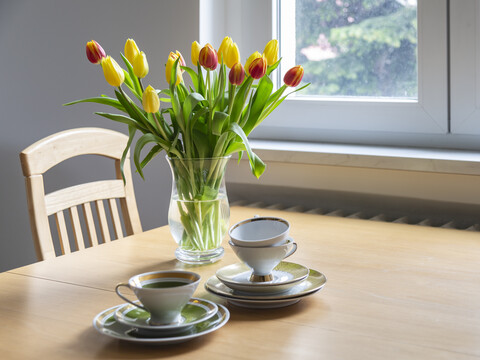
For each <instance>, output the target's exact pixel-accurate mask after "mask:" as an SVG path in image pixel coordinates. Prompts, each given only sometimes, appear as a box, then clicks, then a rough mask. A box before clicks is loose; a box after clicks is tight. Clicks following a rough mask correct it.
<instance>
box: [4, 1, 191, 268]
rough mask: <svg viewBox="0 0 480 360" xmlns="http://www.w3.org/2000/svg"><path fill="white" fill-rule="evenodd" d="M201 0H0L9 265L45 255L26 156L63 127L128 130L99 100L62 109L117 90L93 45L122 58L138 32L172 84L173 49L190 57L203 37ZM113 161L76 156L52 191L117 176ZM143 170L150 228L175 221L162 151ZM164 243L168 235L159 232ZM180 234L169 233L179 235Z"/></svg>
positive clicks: (142, 205)
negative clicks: (35, 237) (33, 220)
mask: <svg viewBox="0 0 480 360" xmlns="http://www.w3.org/2000/svg"><path fill="white" fill-rule="evenodd" d="M198 6H199V5H198V0H176V1H168V0H140V1H138V0H137V1H131V0H95V1H94V0H82V1H79V0H77V1H74V0H0V122H1V128H0V129H1V130H0V166H1V167H0V168H1V169H2V170H1V171H2V173H1V174H2V176H1V180H0V181H1V186H0V207H1V216H0V271H5V270H8V269H11V268H14V267H18V266H21V265H25V264H28V263H32V262H34V261H35V260H36V258H35V254H34V248H33V243H32V239H31V233H30V225H29V221H28V212H27V206H26V199H25V188H24V180H23V175H22V172H21V168H20V162H19V157H18V154H19V153H20V151H22V150H23V149H24V148H26V147H27V146H29V145H30V144H32V143H34V142H35V141H37V140H39V139H41V138H43V137H45V136H47V135H50V134H52V133H55V132H57V131H61V130H65V129H70V128H75V127H86V126H98V127H104V128H110V129H114V130H118V131H121V132H123V133H126V132H127V131H126V128H125V127H123V126H121V125H117V124H115V123H113V122H112V121H109V120H107V119H103V118H100V117H98V116H96V115H94V114H93V112H94V111H106V110H107V109H108V108H105V107H103V106H102V105H95V104H79V105H75V106H72V107H62V104H63V103H65V102H68V101H71V100H75V99H81V98H85V97H91V96H97V95H99V94H102V93H103V94H109V95H113V90H112V88H111V87H110V86H109V85H108V84H107V83H106V82H105V80H104V78H103V75H102V72H101V68H100V66H96V65H92V64H90V63H89V62H88V61H87V59H86V57H85V44H86V42H87V41H89V40H91V39H95V40H97V41H98V42H99V43H100V44H102V46H103V47H104V48H105V50H106V51H107V53H109V54H111V55H112V56H114V57H115V58H116V59H117V60H118V61H119V62H120V56H119V53H120V52H123V47H124V43H125V40H126V39H127V38H128V37H131V38H134V39H135V40H136V41H137V44H138V45H139V47H141V49H142V50H144V51H145V52H146V54H147V56H148V60H149V64H150V69H151V70H150V74H149V75H148V78H147V80H148V81H149V82H151V83H152V84H153V85H154V86H155V87H157V88H160V87H165V86H166V83H165V80H164V67H163V66H164V64H165V62H166V56H168V53H169V51H171V50H174V49H178V50H179V51H181V52H182V53H183V54H185V55H186V56H185V57H186V59H188V58H189V57H190V44H191V42H192V41H193V40H197V39H198V36H199V32H198V31H199V30H198V29H199V16H198V14H199V9H198ZM105 161H107V160H103V159H102V161H100V160H94V159H91V158H85V159H79V160H71V161H69V162H67V163H65V165H62V166H60V167H59V168H58V169H53V170H51V171H49V172H48V173H47V175H46V179H45V181H46V190H47V191H51V190H53V189H55V188H56V187H57V186H58V185H62V186H63V185H64V184H72V185H73V184H75V183H80V182H82V181H85V180H90V179H92V180H94V179H101V178H108V177H110V176H111V174H112V171H113V167H112V168H110V167H108V166H107V167H105V166H104V165H105V164H106V163H105ZM145 175H146V181H143V180H142V179H141V178H140V177H139V176H138V175H137V174H134V175H133V176H134V186H135V191H136V196H137V203H138V207H139V212H140V217H141V220H142V223H143V227H144V229H151V228H154V227H157V226H160V225H164V224H166V222H167V217H166V216H167V210H168V199H169V196H170V186H171V182H170V181H171V180H170V170H169V169H168V165H167V164H166V161H165V159H164V158H163V156H162V157H159V158H157V159H155V160H154V161H152V163H151V164H150V165H149V166H148V167H147V168H146V170H145ZM159 240H160V241H161V240H162V239H159ZM170 240H171V239H168V241H170Z"/></svg>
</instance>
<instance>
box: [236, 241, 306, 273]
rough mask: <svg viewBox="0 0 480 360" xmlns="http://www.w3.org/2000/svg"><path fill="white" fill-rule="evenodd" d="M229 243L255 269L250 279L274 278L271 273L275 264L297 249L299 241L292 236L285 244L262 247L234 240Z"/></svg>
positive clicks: (241, 258)
mask: <svg viewBox="0 0 480 360" xmlns="http://www.w3.org/2000/svg"><path fill="white" fill-rule="evenodd" d="M228 243H229V245H230V246H231V248H232V249H233V251H234V252H235V254H236V255H237V256H238V257H239V259H240V260H242V261H243V262H244V263H245V264H247V265H248V266H249V267H250V268H252V269H253V273H252V276H251V277H250V281H270V280H272V275H271V273H272V270H273V269H274V268H275V266H277V265H278V264H280V262H281V261H282V260H283V259H285V258H287V257H289V256H290V255H292V254H293V253H294V252H295V251H296V250H297V243H296V242H294V241H293V239H291V238H289V239H288V240H287V242H286V243H285V244H280V245H273V246H262V247H249V246H239V245H236V244H234V243H233V242H232V241H229V242H228Z"/></svg>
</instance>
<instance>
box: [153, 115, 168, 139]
mask: <svg viewBox="0 0 480 360" xmlns="http://www.w3.org/2000/svg"><path fill="white" fill-rule="evenodd" d="M152 115H153V118H154V119H155V123H156V124H157V128H158V131H160V133H161V134H162V136H163V138H164V139H165V140H167V141H169V140H170V139H169V138H168V136H167V134H165V131H164V130H163V127H161V126H160V122H159V121H158V118H157V114H155V113H153V114H152Z"/></svg>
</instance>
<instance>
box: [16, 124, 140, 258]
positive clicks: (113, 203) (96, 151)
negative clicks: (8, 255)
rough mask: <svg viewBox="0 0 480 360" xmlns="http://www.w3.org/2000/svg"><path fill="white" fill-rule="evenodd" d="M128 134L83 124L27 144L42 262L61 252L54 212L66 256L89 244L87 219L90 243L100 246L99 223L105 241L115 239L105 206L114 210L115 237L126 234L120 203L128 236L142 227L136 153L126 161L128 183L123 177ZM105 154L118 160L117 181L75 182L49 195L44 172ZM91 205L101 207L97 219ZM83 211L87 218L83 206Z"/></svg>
mask: <svg viewBox="0 0 480 360" xmlns="http://www.w3.org/2000/svg"><path fill="white" fill-rule="evenodd" d="M127 141H128V137H127V136H126V135H124V134H121V133H119V132H116V131H112V130H107V129H100V128H79V129H72V130H66V131H62V132H59V133H56V134H53V135H51V136H48V137H46V138H44V139H42V140H39V141H37V142H36V143H34V144H33V145H31V146H29V147H27V148H26V149H25V150H23V151H22V152H21V153H20V161H21V164H22V171H23V175H24V176H25V186H26V190H27V202H28V212H29V217H30V226H31V229H32V235H33V241H34V244H35V251H36V253H37V258H38V259H39V260H44V259H48V258H53V257H55V256H56V253H55V247H54V243H53V240H52V239H53V238H52V233H51V230H50V224H49V216H51V215H52V216H54V217H55V221H56V225H57V232H58V240H59V247H60V251H61V253H62V255H63V254H66V253H70V252H72V251H74V250H82V249H84V248H85V241H84V237H83V232H82V226H81V223H83V224H84V229H86V232H87V233H88V238H86V239H85V240H86V243H87V245H90V246H94V245H98V244H99V241H98V238H99V237H98V236H97V231H96V224H97V225H98V228H99V229H100V231H99V232H100V237H101V238H102V239H103V242H109V241H111V240H112V237H111V236H110V231H109V225H108V221H107V213H106V211H105V207H104V201H105V203H108V206H109V208H110V217H111V227H112V228H113V230H114V233H115V238H117V239H118V238H121V237H123V236H124V235H123V230H122V223H121V220H120V214H119V212H118V207H117V200H116V199H118V201H119V203H120V207H121V211H122V218H123V225H124V227H125V232H126V234H127V235H132V234H135V233H139V232H141V231H142V225H141V223H140V217H139V215H138V210H137V204H136V201H135V194H134V190H133V184H132V174H131V170H130V157H129V155H127V158H126V160H125V164H124V169H123V170H124V175H125V180H126V182H125V184H124V183H123V180H122V175H121V169H120V159H121V157H122V153H123V151H124V149H125V146H126V144H127ZM89 154H92V155H100V156H104V157H107V158H111V159H114V160H115V172H116V174H115V180H102V181H94V182H90V183H85V184H81V185H75V186H71V187H68V188H64V189H61V190H57V191H54V192H51V193H49V194H45V188H44V180H43V174H44V173H45V172H46V171H47V170H49V169H50V168H52V167H53V166H55V165H57V164H59V163H61V162H62V161H64V160H67V159H69V158H72V157H75V156H79V155H89ZM91 204H93V205H94V206H95V209H96V216H95V218H97V219H96V220H94V216H93V212H92V207H91ZM80 208H81V209H82V211H81V212H83V221H81V218H80V216H79V211H78V210H79V209H80ZM64 211H68V212H69V217H70V222H71V226H67V224H66V222H65V216H64ZM67 227H69V228H70V229H71V233H73V238H74V239H72V240H74V242H73V241H72V243H74V244H75V245H74V247H76V249H71V246H70V241H69V237H68V231H67Z"/></svg>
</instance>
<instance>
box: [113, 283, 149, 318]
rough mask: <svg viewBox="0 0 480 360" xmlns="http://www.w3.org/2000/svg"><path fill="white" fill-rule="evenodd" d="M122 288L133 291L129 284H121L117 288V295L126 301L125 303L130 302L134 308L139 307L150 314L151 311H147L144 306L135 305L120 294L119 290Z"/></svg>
mask: <svg viewBox="0 0 480 360" xmlns="http://www.w3.org/2000/svg"><path fill="white" fill-rule="evenodd" d="M122 286H125V287H127V288H129V289H130V290H131V289H132V288H131V287H130V285H128V284H125V283H120V284H118V285H117V286H115V292H116V293H117V295H118V296H120V297H121V298H122V299H123V300H125V301H126V302H128V303H130V304H132V305H134V306H136V307H139V308H140V309H143V310H145V311H147V312H150V311H148V310H147V309H145V308H144V307H143V306H142V305H138V304H135V303H134V302H133V301H132V300H129V299H127V298H126V297H125V296H124V295H123V294H122V293H121V292H120V290H118V289H119V288H120V287H122Z"/></svg>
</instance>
